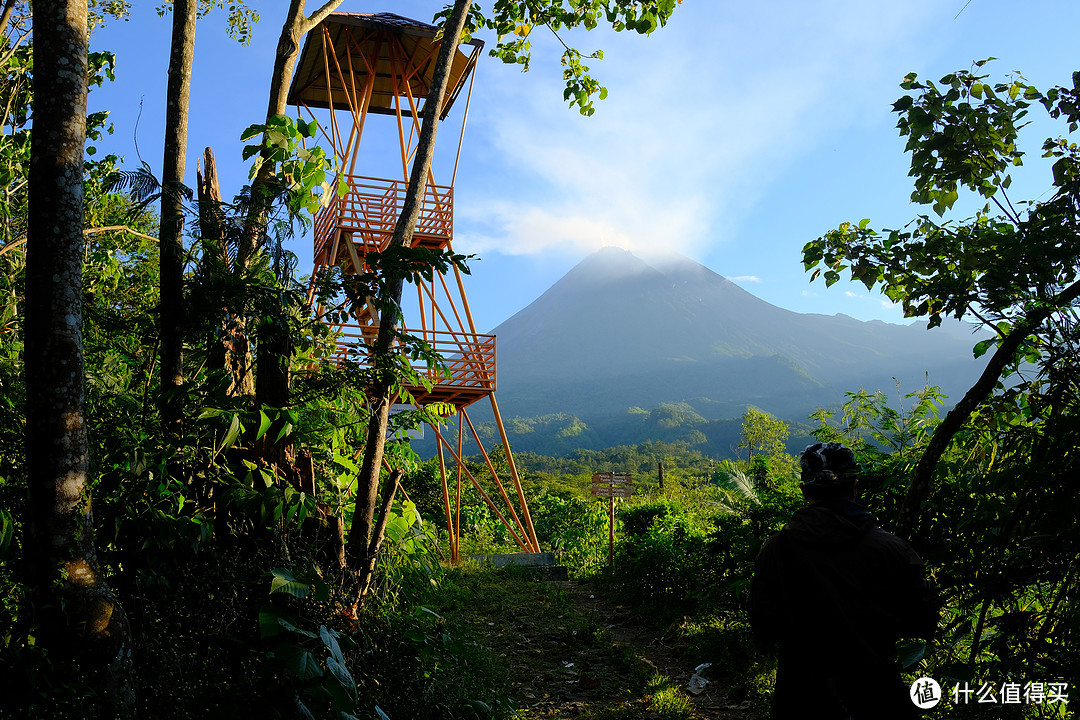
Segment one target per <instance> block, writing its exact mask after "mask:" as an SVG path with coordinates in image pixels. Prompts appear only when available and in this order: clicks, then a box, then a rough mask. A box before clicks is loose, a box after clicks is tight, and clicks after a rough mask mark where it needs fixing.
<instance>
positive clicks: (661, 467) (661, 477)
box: [656, 460, 664, 490]
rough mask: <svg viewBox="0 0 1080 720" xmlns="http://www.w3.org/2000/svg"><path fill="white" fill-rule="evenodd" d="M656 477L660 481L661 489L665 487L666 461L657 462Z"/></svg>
mask: <svg viewBox="0 0 1080 720" xmlns="http://www.w3.org/2000/svg"><path fill="white" fill-rule="evenodd" d="M656 479H657V480H658V481H659V482H660V489H661V490H663V489H664V461H663V460H659V461H657V463H656Z"/></svg>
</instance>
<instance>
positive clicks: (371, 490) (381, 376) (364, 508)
mask: <svg viewBox="0 0 1080 720" xmlns="http://www.w3.org/2000/svg"><path fill="white" fill-rule="evenodd" d="M471 4H472V0H456V1H455V2H454V10H453V12H452V13H451V15H450V19H449V20H448V21H447V23H446V26H445V27H444V28H443V42H442V45H441V46H440V47H439V57H438V60H437V61H436V63H435V71H434V74H433V77H432V80H431V89H430V90H429V91H428V96H427V100H426V101H425V103H424V118H423V125H422V127H421V130H420V138H419V140H418V142H417V146H416V157H415V159H414V160H413V166H412V171H411V172H410V174H409V189H408V191H407V193H406V195H405V200H404V202H403V204H402V207H401V216H400V217H398V220H397V224H396V225H395V226H394V235H393V237H392V238H391V239H390V245H392V246H395V247H408V246H409V245H410V244H411V243H412V237H413V231H414V230H415V229H416V219H417V218H418V217H419V215H420V200H421V198H423V196H424V190H425V188H426V187H427V177H428V173H429V171H430V170H431V158H432V155H433V154H434V151H435V134H436V131H437V130H438V123H439V110H440V108H441V107H442V98H443V95H444V94H445V92H446V83H447V78H448V77H449V74H450V72H449V71H450V61H451V58H453V53H454V52H455V51H456V50H457V46H458V44H459V43H460V41H461V32H462V30H463V29H464V27H465V19H466V17H468V14H469V6H470V5H471ZM403 282H404V280H403V278H402V277H401V276H400V275H395V276H387V277H386V283H387V287H386V293H387V296H386V298H384V299H385V300H386V301H388V303H389V304H390V305H392V306H393V307H394V308H398V307H399V306H400V305H401V290H402V285H403ZM399 322H400V317H399V313H397V312H393V311H391V312H384V313H383V316H382V318H381V322H380V324H379V335H378V337H377V338H376V340H375V348H374V353H373V354H374V365H375V385H374V386H373V387H372V389H371V394H370V396H369V397H370V402H369V407H370V409H371V418H370V420H369V421H368V427H367V437H366V440H365V444H364V462H363V464H362V465H361V468H360V477H359V479H358V480H357V485H356V505H355V509H354V511H353V524H352V527H351V528H350V529H349V543H348V546H347V547H346V550H345V552H346V556H347V558H348V561H349V566H350V567H352V568H353V569H356V570H358V571H360V573H361V577H360V587H366V586H367V585H368V584H369V579H370V578H368V577H365V576H364V575H363V574H364V573H366V572H368V571H369V568H371V567H373V566H374V563H373V562H372V559H371V558H369V557H368V553H369V551H370V548H371V547H372V537H373V533H374V527H373V525H372V520H373V517H374V514H375V503H376V499H377V497H378V491H379V474H380V471H381V466H382V458H383V450H384V448H385V446H386V426H387V423H388V420H389V415H390V404H391V402H392V400H393V398H392V396H391V387H392V385H393V376H392V373H393V367H392V366H393V362H392V357H393V356H392V353H394V352H395V349H394V347H393V343H394V334H395V333H396V331H397V327H398V324H399Z"/></svg>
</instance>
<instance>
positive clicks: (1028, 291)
mask: <svg viewBox="0 0 1080 720" xmlns="http://www.w3.org/2000/svg"><path fill="white" fill-rule="evenodd" d="M985 62H986V61H983V62H980V63H976V66H977V67H981V66H982V65H983V64H984V63H985ZM901 86H902V87H903V88H904V89H906V90H910V91H914V94H911V95H906V96H904V97H902V98H901V99H900V100H898V101H897V102H896V103H895V105H894V106H893V108H894V110H895V111H896V112H898V113H900V120H899V122H898V124H897V127H898V128H899V129H900V134H901V135H906V136H908V143H907V151H908V152H910V153H911V173H910V174H911V175H912V177H913V178H914V185H915V190H914V191H913V192H912V195H911V199H912V201H913V202H916V203H919V204H921V205H930V206H931V207H932V210H933V213H934V215H936V216H937V218H940V217H942V216H944V215H945V213H946V212H947V211H949V210H950V209H952V207H953V205H954V204H955V203H956V202H957V200H958V198H959V192H960V190H961V189H967V190H969V191H971V192H972V193H974V194H976V195H977V196H978V197H981V198H983V199H984V200H985V201H986V202H985V204H984V206H983V207H982V208H981V209H979V210H978V211H977V212H976V214H975V216H974V217H973V218H971V219H969V220H966V221H963V222H954V221H951V220H944V221H943V220H939V219H936V218H935V217H932V216H931V215H929V214H923V215H920V216H918V217H917V218H916V219H915V220H913V221H912V222H911V223H909V224H908V225H907V226H905V227H904V228H902V229H899V230H882V231H878V230H874V229H872V228H871V227H870V221H869V220H862V221H860V222H858V223H853V222H845V223H842V224H841V225H840V226H839V227H838V228H837V229H836V230H832V231H830V232H828V233H826V234H825V235H824V236H822V237H820V238H818V239H817V240H814V241H812V242H810V243H807V244H806V246H805V247H804V248H803V262H804V266H805V267H806V269H807V270H808V271H810V270H812V271H813V274H812V277H811V279H812V280H813V279H817V278H818V277H819V276H823V277H824V280H825V283H826V285H832V284H833V283H835V282H837V281H838V280H839V279H840V276H841V272H843V271H845V270H846V271H848V273H849V274H850V276H851V279H853V280H858V281H860V282H862V283H863V284H864V285H866V287H867V288H868V289H873V288H874V287H875V286H877V287H880V289H881V291H882V292H883V293H884V294H885V295H886V296H887V297H888V298H889V299H890V300H892V301H893V302H898V303H901V305H902V307H903V309H904V314H905V316H907V317H928V318H929V322H930V326H931V327H934V326H936V325H939V324H940V323H941V320H942V317H943V316H946V315H951V316H953V317H956V318H963V317H965V316H966V315H968V314H972V315H974V316H975V317H977V318H979V319H980V320H982V321H987V322H990V323H992V324H993V325H994V326H995V327H996V328H997V329H998V331H999V333H1002V332H1006V331H1007V328H1008V327H1009V326H1011V325H1012V324H1013V323H1014V322H1015V321H1016V319H1017V318H1019V317H1022V316H1023V315H1024V314H1025V313H1027V312H1028V311H1030V310H1031V309H1032V308H1033V307H1034V306H1036V305H1040V304H1044V303H1048V302H1054V297H1055V295H1056V294H1057V293H1058V292H1059V291H1060V290H1061V288H1063V287H1065V286H1067V285H1069V284H1071V283H1072V282H1074V281H1075V280H1076V278H1077V264H1076V258H1077V257H1080V234H1078V233H1077V222H1078V205H1077V203H1078V198H1080V192H1078V190H1080V185H1078V173H1080V157H1078V155H1077V146H1076V144H1075V143H1073V142H1070V141H1068V140H1067V139H1065V138H1049V139H1047V140H1046V142H1045V143H1044V145H1043V150H1044V156H1045V157H1053V158H1056V161H1055V163H1054V165H1053V179H1052V184H1053V187H1054V188H1055V193H1054V195H1053V197H1051V199H1050V200H1047V201H1045V202H1041V203H1035V202H1023V203H1014V202H1013V201H1012V200H1010V199H1009V197H1008V194H1007V190H1008V188H1009V186H1010V184H1011V182H1012V177H1011V175H1010V174H1009V171H1010V169H1011V168H1014V167H1017V166H1020V165H1022V164H1023V154H1024V153H1023V152H1022V151H1021V150H1020V149H1019V148H1018V147H1017V145H1016V138H1017V134H1018V132H1019V130H1020V129H1021V128H1022V127H1023V126H1024V124H1025V123H1024V122H1023V121H1024V118H1025V117H1026V116H1027V114H1028V112H1029V110H1030V108H1031V107H1032V105H1033V104H1035V103H1039V104H1041V105H1042V106H1043V107H1044V108H1045V110H1046V111H1047V112H1048V113H1049V115H1050V116H1051V117H1054V118H1062V117H1063V118H1065V119H1066V120H1068V122H1069V130H1070V132H1071V131H1072V130H1073V129H1075V127H1076V123H1077V118H1078V112H1080V109H1078V103H1077V97H1078V94H1080V74H1078V75H1074V77H1073V87H1071V88H1065V87H1055V88H1053V89H1051V90H1050V91H1048V92H1047V93H1045V94H1043V93H1041V92H1039V91H1038V90H1037V89H1036V88H1034V87H1032V86H1031V85H1028V84H1027V82H1026V81H1025V80H1024V79H1023V77H1021V76H1019V75H1016V76H1014V77H1013V79H1012V80H1011V81H1010V82H1007V83H998V84H994V85H991V84H990V83H988V82H986V76H985V75H978V74H975V73H973V72H958V73H954V74H951V75H946V76H945V77H944V78H942V79H941V84H940V86H939V85H937V84H935V83H933V82H919V81H918V80H917V79H916V77H915V75H914V74H912V75H909V76H908V77H906V78H905V79H904V82H903V83H902V85H901ZM1002 323H1004V325H1002Z"/></svg>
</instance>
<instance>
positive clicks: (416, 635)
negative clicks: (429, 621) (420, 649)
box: [401, 628, 427, 643]
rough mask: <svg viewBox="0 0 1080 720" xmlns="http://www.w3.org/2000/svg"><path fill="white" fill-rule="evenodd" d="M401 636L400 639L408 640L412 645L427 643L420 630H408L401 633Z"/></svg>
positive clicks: (424, 635)
mask: <svg viewBox="0 0 1080 720" xmlns="http://www.w3.org/2000/svg"><path fill="white" fill-rule="evenodd" d="M401 635H402V637H404V638H405V639H406V640H408V641H410V642H414V643H424V642H427V635H426V634H425V633H424V631H423V630H421V629H420V628H409V629H408V630H406V631H405V632H403V633H402V634H401Z"/></svg>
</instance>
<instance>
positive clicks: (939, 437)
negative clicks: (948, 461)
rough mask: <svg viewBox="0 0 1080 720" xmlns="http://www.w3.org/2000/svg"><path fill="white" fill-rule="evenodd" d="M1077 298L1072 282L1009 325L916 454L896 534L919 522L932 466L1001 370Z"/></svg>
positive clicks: (1079, 286)
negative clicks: (969, 385)
mask: <svg viewBox="0 0 1080 720" xmlns="http://www.w3.org/2000/svg"><path fill="white" fill-rule="evenodd" d="M1077 298H1080V282H1077V283H1074V284H1072V285H1070V286H1069V287H1067V288H1065V289H1064V290H1062V291H1061V292H1060V293H1058V294H1057V295H1056V296H1055V297H1054V298H1052V299H1051V300H1050V301H1049V302H1047V303H1045V304H1039V305H1037V306H1036V307H1035V309H1033V310H1031V311H1030V312H1028V314H1027V315H1026V316H1025V317H1024V319H1023V320H1021V321H1020V322H1018V323H1016V325H1014V326H1013V328H1012V330H1011V331H1010V332H1009V334H1008V335H1007V336H1006V337H1005V338H1004V339H1003V340H1002V341H1001V344H1000V345H998V347H997V351H995V352H994V354H993V355H992V356H991V357H990V360H989V361H988V362H987V363H986V367H985V368H984V369H983V372H982V374H981V375H980V376H979V379H978V380H976V381H975V384H974V385H972V386H971V389H970V390H968V391H967V393H966V394H965V395H964V397H963V398H962V399H961V400H960V402H958V403H956V405H955V406H954V407H953V409H952V410H950V411H949V412H948V413H946V414H945V418H944V419H943V420H942V421H941V424H939V425H938V426H937V428H935V429H934V434H933V435H931V436H930V442H929V443H927V445H926V449H925V450H923V454H922V455H921V456H920V457H919V462H918V463H917V464H916V465H915V474H914V476H913V477H912V479H911V484H910V485H909V486H908V489H907V493H906V494H905V495H904V502H903V504H902V505H901V506H900V513H899V517H898V518H897V521H896V528H895V532H896V534H897V535H899V536H901V537H904V538H907V539H908V540H911V539H912V536H913V535H914V534H915V530H916V528H917V526H918V523H919V518H920V513H921V510H922V507H923V504H924V503H925V502H926V501H927V499H929V497H930V494H931V492H932V490H933V486H932V481H933V475H934V469H935V468H936V467H937V464H938V461H939V460H941V456H942V455H944V454H945V450H946V449H947V448H948V447H949V443H950V442H952V439H953V437H955V436H956V433H958V432H960V428H962V427H963V426H964V423H965V422H967V420H968V418H969V417H971V414H972V413H973V412H975V409H976V408H977V407H978V406H979V404H980V403H982V401H984V400H985V399H986V398H987V397H989V395H990V393H991V392H993V391H994V387H995V386H996V385H997V383H998V381H999V380H1000V379H1001V373H1002V372H1004V370H1005V368H1006V367H1007V366H1008V364H1009V363H1010V362H1012V360H1013V358H1015V356H1016V352H1017V351H1018V350H1019V349H1020V346H1021V345H1022V344H1023V342H1024V340H1026V339H1027V338H1028V337H1029V336H1030V335H1031V334H1032V333H1034V332H1035V331H1036V330H1038V328H1039V326H1040V325H1042V324H1043V323H1044V322H1045V321H1046V320H1047V318H1049V317H1050V316H1051V315H1053V314H1054V313H1055V312H1057V311H1058V310H1060V309H1062V308H1066V307H1068V306H1070V305H1071V304H1072V303H1073V302H1074V301H1075V300H1076V299H1077Z"/></svg>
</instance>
